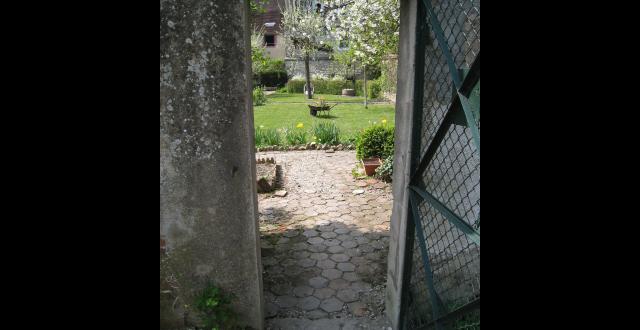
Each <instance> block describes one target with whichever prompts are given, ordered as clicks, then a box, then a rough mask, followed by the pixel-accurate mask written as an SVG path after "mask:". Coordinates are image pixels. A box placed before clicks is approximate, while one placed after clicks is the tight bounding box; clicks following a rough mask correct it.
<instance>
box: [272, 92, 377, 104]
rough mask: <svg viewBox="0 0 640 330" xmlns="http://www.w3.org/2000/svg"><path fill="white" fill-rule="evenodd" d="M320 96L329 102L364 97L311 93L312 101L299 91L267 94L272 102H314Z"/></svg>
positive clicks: (358, 99) (351, 100)
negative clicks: (295, 92)
mask: <svg viewBox="0 0 640 330" xmlns="http://www.w3.org/2000/svg"><path fill="white" fill-rule="evenodd" d="M320 97H322V98H323V99H324V100H325V101H329V102H364V97H362V96H342V95H331V94H315V95H313V100H312V101H310V100H307V96H306V95H304V94H301V93H297V94H288V93H275V94H271V95H268V96H267V98H268V99H269V100H271V101H273V102H315V101H317V100H318V98H320Z"/></svg>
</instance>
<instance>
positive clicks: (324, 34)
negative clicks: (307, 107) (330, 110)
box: [282, 0, 331, 99]
mask: <svg viewBox="0 0 640 330" xmlns="http://www.w3.org/2000/svg"><path fill="white" fill-rule="evenodd" d="M284 3H285V8H284V9H283V10H282V27H283V30H284V31H283V32H284V36H285V38H286V39H287V40H288V42H287V47H288V48H290V49H289V50H292V53H293V52H298V53H299V54H300V55H301V56H302V57H303V59H304V70H305V80H306V82H307V98H308V99H311V73H310V72H309V59H310V58H311V57H312V56H314V55H315V54H316V52H317V51H319V50H324V51H330V50H331V47H330V46H329V42H328V41H329V34H328V31H327V29H326V27H325V20H324V17H323V15H322V13H321V12H320V11H318V10H317V9H316V8H314V7H313V6H311V2H310V1H305V0H285V2H284ZM291 48H293V49H291Z"/></svg>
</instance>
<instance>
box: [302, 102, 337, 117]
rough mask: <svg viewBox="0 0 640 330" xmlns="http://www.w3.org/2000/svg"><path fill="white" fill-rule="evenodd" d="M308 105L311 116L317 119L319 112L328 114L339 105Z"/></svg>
mask: <svg viewBox="0 0 640 330" xmlns="http://www.w3.org/2000/svg"><path fill="white" fill-rule="evenodd" d="M307 105H308V106H309V114H310V115H312V116H314V117H316V116H317V115H318V112H325V115H326V114H328V113H329V111H331V109H333V107H335V106H336V105H338V103H336V104H333V105H323V106H318V105H312V104H307Z"/></svg>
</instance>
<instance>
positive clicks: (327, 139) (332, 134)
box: [313, 122, 340, 145]
mask: <svg viewBox="0 0 640 330" xmlns="http://www.w3.org/2000/svg"><path fill="white" fill-rule="evenodd" d="M313 135H314V137H315V138H316V139H315V140H316V142H317V143H323V144H324V143H326V144H330V145H334V144H339V143H340V130H339V129H338V126H336V124H334V123H332V122H320V123H318V124H316V125H314V126H313Z"/></svg>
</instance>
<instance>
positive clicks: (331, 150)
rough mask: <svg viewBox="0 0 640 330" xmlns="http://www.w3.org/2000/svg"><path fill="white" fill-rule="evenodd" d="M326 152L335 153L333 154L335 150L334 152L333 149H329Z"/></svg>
mask: <svg viewBox="0 0 640 330" xmlns="http://www.w3.org/2000/svg"><path fill="white" fill-rule="evenodd" d="M325 152H327V153H333V152H334V150H333V148H329V149H327V150H326V151H325Z"/></svg>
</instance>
